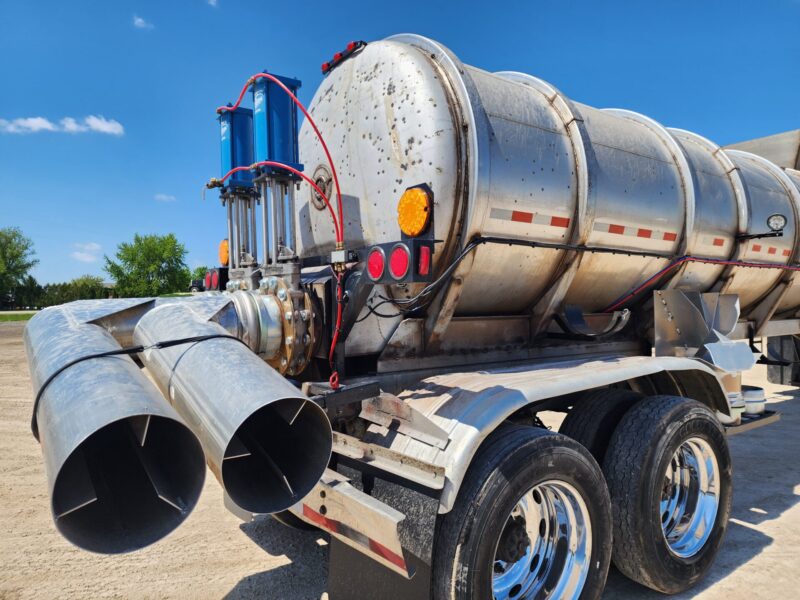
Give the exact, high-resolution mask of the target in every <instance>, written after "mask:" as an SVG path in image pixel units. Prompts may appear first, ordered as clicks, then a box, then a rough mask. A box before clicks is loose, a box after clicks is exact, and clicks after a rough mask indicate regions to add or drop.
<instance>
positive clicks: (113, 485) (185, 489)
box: [25, 305, 205, 554]
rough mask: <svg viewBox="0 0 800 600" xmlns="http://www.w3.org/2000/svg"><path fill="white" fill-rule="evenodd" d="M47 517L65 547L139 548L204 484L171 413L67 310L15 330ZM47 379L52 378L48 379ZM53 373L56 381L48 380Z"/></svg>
mask: <svg viewBox="0 0 800 600" xmlns="http://www.w3.org/2000/svg"><path fill="white" fill-rule="evenodd" d="M25 343H26V350H27V354H28V363H29V367H30V371H31V379H32V382H33V389H34V393H35V394H37V395H38V394H39V393H40V390H41V388H42V385H44V384H47V385H46V387H45V388H44V390H41V398H40V400H39V403H38V405H37V407H36V414H35V415H34V423H35V427H34V431H35V433H37V434H38V438H39V440H40V442H41V444H42V452H43V454H44V462H45V470H46V473H47V480H48V485H49V490H50V501H51V510H52V514H53V519H54V521H55V525H56V527H57V528H58V530H59V531H60V532H61V533H62V534H63V535H64V537H66V538H67V539H68V540H69V541H70V542H72V543H73V544H75V545H77V546H79V547H81V548H84V549H86V550H91V551H93V552H99V553H106V554H115V553H121V552H128V551H132V550H137V549H139V548H142V547H144V546H147V545H149V544H151V543H153V542H155V541H158V540H159V539H161V538H162V537H164V536H166V535H167V534H168V533H170V532H171V531H172V530H173V529H175V528H176V527H177V526H178V525H179V524H180V523H181V522H183V520H184V519H185V518H186V517H187V516H188V515H189V513H190V512H191V510H192V509H193V508H194V505H195V503H196V502H197V499H198V497H199V495H200V490H201V489H202V487H203V482H204V479H205V465H204V464H203V462H204V461H203V452H202V448H201V446H200V443H199V442H198V440H197V438H196V437H195V436H194V434H192V432H191V431H190V430H189V429H188V428H187V427H186V426H185V425H184V424H183V422H182V421H181V419H180V417H179V416H178V414H177V413H176V412H175V410H174V409H172V407H170V406H169V405H168V404H167V403H166V402H165V401H164V398H163V397H162V396H161V394H160V393H159V392H158V390H157V389H156V388H155V387H154V386H153V384H152V383H150V381H148V379H147V378H146V377H145V376H144V375H143V374H142V372H141V371H140V370H139V368H138V367H137V366H136V364H135V363H134V361H133V360H132V359H131V358H130V357H129V356H125V355H117V356H106V357H98V358H92V359H89V360H85V361H82V362H79V363H77V364H74V365H72V366H70V367H69V368H67V369H65V370H63V371H61V372H60V373H57V372H58V371H59V369H61V368H62V367H64V366H65V365H66V364H67V363H69V362H71V361H73V360H74V359H76V358H81V357H84V356H89V355H94V354H99V353H104V352H109V351H114V350H120V346H119V344H118V343H117V342H116V341H115V340H114V338H113V337H112V336H111V335H110V334H109V333H108V332H106V331H105V330H104V329H103V328H101V327H99V326H97V325H94V324H90V323H88V322H83V321H82V320H81V319H80V318H79V317H78V316H77V313H75V312H74V311H72V310H71V305H65V306H60V307H56V308H50V309H45V310H43V311H42V312H40V313H39V314H37V315H36V316H35V317H34V318H33V319H31V321H30V323H29V324H28V326H27V327H26V329H25ZM56 373H57V374H56ZM54 374H56V376H55V377H54V378H53V379H52V380H50V381H49V383H47V382H48V379H50V378H51V377H52V376H53V375H54Z"/></svg>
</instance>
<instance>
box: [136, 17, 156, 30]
mask: <svg viewBox="0 0 800 600" xmlns="http://www.w3.org/2000/svg"><path fill="white" fill-rule="evenodd" d="M133 26H134V27H136V29H153V27H155V25H153V24H152V23H149V22H148V21H145V20H144V19H143V18H142V17H140V16H139V15H133Z"/></svg>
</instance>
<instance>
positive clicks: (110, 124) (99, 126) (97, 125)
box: [83, 115, 125, 135]
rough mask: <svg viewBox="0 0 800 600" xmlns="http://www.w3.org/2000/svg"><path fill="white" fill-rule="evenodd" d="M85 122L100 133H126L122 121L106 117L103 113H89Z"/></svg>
mask: <svg viewBox="0 0 800 600" xmlns="http://www.w3.org/2000/svg"><path fill="white" fill-rule="evenodd" d="M83 122H84V123H86V126H87V127H88V128H89V129H91V130H92V131H96V132H98V133H107V134H109V135H122V134H123V133H125V128H124V127H123V126H122V123H120V122H119V121H115V120H114V119H106V118H105V117H104V116H102V115H89V116H88V117H86V118H85V119H84V120H83Z"/></svg>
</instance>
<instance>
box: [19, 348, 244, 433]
mask: <svg viewBox="0 0 800 600" xmlns="http://www.w3.org/2000/svg"><path fill="white" fill-rule="evenodd" d="M217 338H223V339H231V340H236V341H237V342H241V343H242V344H245V342H244V341H243V340H241V339H239V338H238V337H236V336H233V335H229V334H226V333H212V334H209V335H195V336H191V337H185V338H179V339H174V340H164V341H161V342H155V343H153V344H149V345H147V346H143V345H138V346H127V347H125V348H118V349H117V350H109V351H107V352H97V353H94V354H87V355H86V356H81V357H80V358H76V359H74V360H71V361H69V362H67V363H66V364H64V365H62V366H61V367H59V368H58V369H56V370H55V371H54V372H53V373H52V374H51V375H50V376H49V377H48V378H47V379H45V381H44V383H43V384H42V385H41V387H40V388H39V391H38V392H37V393H36V398H34V400H33V416H32V417H31V432H33V437H35V438H36V439H37V440H38V439H39V424H38V420H37V418H36V414H37V412H38V409H39V403H40V402H41V399H42V396H43V395H44V392H45V390H46V389H47V387H48V386H49V385H50V384H51V383H52V382H53V381H54V380H55V378H56V377H58V376H59V375H61V373H63V372H64V371H66V370H67V369H69V368H70V367H74V366H75V365H77V364H79V363H82V362H85V361H87V360H92V359H94V358H105V357H109V356H124V355H130V354H140V353H142V352H144V351H146V350H160V349H162V348H171V347H172V346H179V345H181V344H193V343H196V342H204V341H206V340H212V339H217ZM245 345H247V344H245ZM248 348H249V346H248Z"/></svg>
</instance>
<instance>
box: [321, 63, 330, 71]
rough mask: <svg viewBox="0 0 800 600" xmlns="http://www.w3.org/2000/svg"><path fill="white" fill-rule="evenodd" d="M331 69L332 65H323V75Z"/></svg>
mask: <svg viewBox="0 0 800 600" xmlns="http://www.w3.org/2000/svg"><path fill="white" fill-rule="evenodd" d="M330 69H331V65H330V64H329V63H326V62H324V63H322V72H323V73H327V72H328V71H330Z"/></svg>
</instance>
